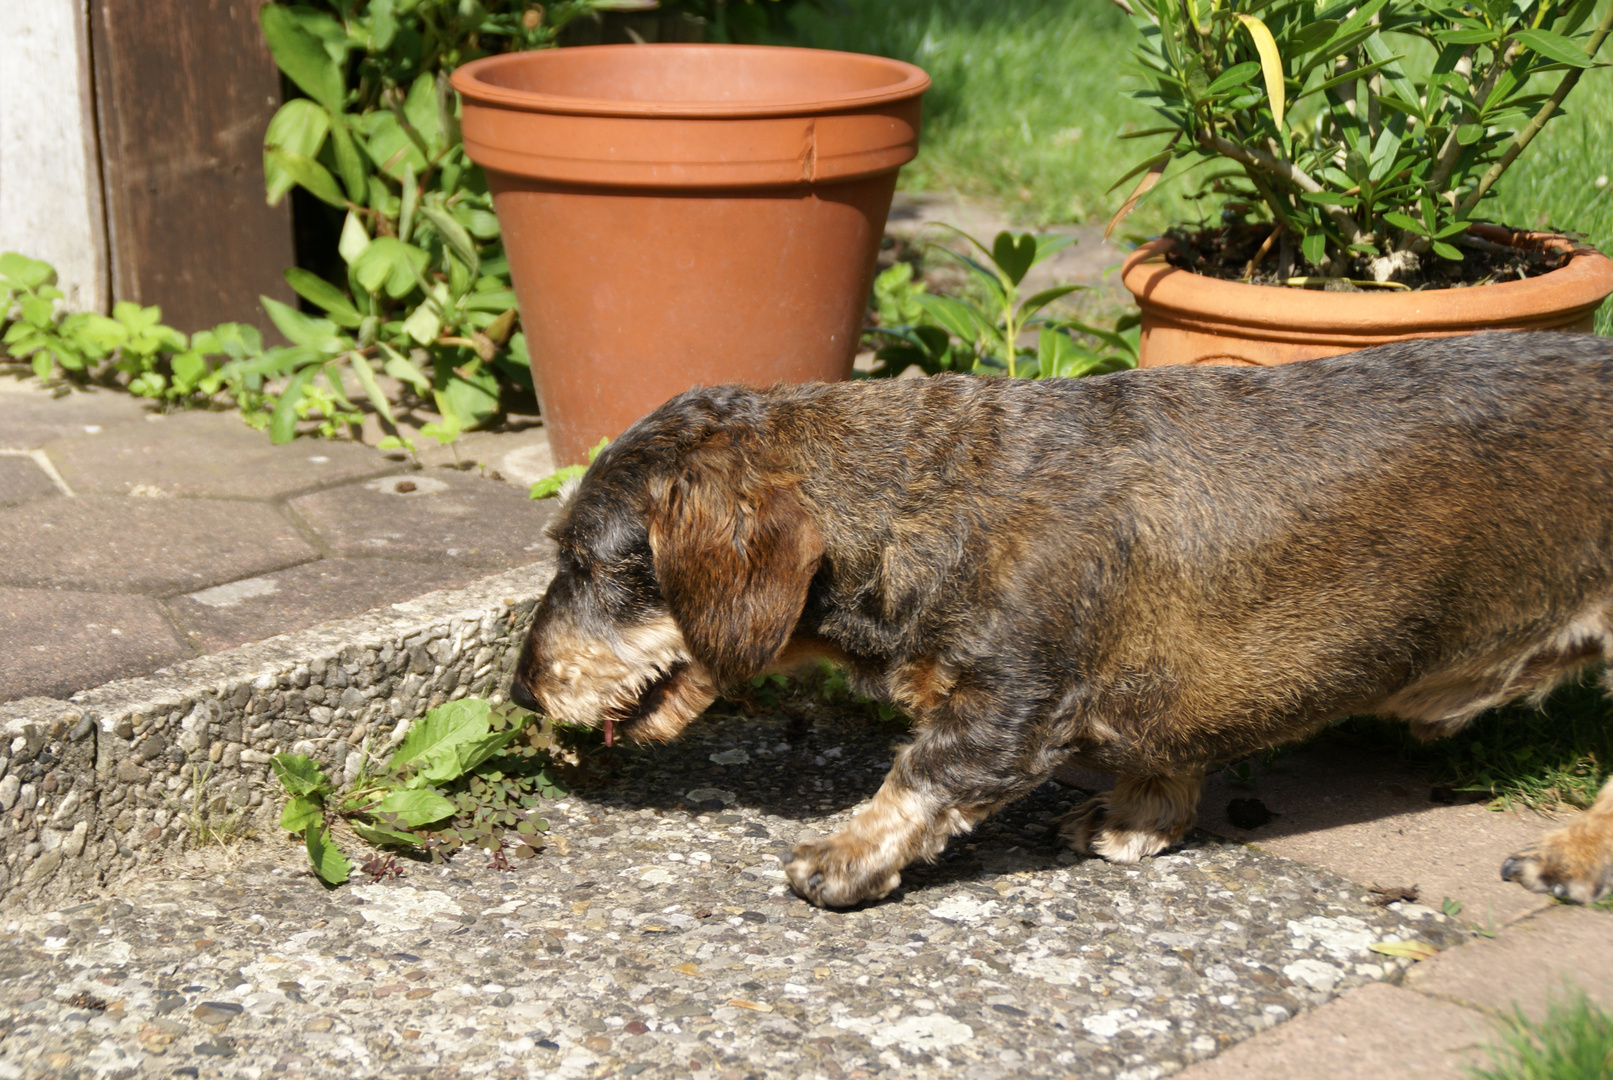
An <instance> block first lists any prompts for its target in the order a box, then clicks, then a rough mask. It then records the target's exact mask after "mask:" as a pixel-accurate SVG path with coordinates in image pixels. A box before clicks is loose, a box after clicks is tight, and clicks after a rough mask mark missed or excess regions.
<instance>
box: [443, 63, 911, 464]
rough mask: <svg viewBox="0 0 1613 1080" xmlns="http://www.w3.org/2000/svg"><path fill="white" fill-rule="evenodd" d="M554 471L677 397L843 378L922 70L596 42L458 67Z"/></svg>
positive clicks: (468, 132) (475, 156)
mask: <svg viewBox="0 0 1613 1080" xmlns="http://www.w3.org/2000/svg"><path fill="white" fill-rule="evenodd" d="M453 82H454V88H455V89H456V90H458V91H459V92H460V94H461V95H462V96H463V99H464V108H463V119H462V121H461V126H462V129H463V132H464V138H465V150H466V153H468V154H469V155H470V157H471V160H473V161H475V162H476V163H477V164H479V165H481V166H482V167H483V168H484V169H485V170H486V172H487V180H488V187H489V188H490V189H491V190H492V192H493V199H494V205H495V208H496V210H497V212H498V218H499V226H500V228H501V229H502V230H503V234H504V247H505V251H506V252H507V253H508V254H509V259H510V274H511V277H512V278H513V281H514V285H515V292H516V297H517V300H518V303H519V306H520V309H521V323H522V326H523V328H524V329H525V332H526V337H527V346H528V349H529V350H530V352H531V357H532V374H533V377H534V379H535V381H536V384H537V390H538V400H539V403H540V405H541V407H542V409H543V415H544V422H545V424H546V425H547V426H548V428H549V438H550V442H551V444H552V446H553V447H554V455H555V461H556V463H557V464H564V463H568V462H580V461H582V460H584V458H585V456H586V451H587V449H588V448H589V447H590V446H592V445H594V444H595V443H597V442H598V441H599V439H600V437H601V436H611V437H614V436H615V435H617V434H618V433H620V432H621V431H622V430H623V429H624V428H626V427H627V426H628V425H629V424H631V423H632V422H633V421H634V420H636V419H637V418H638V417H640V416H642V415H643V414H644V413H646V412H648V411H649V410H651V409H653V408H655V406H657V405H659V404H661V402H663V401H665V400H666V399H667V398H669V397H671V396H673V395H674V394H677V393H680V392H682V391H684V390H687V389H688V388H690V387H692V386H700V385H710V384H714V383H722V382H742V383H749V384H752V385H757V386H766V385H771V384H772V383H775V382H778V381H780V380H786V381H790V382H807V381H813V380H832V379H844V378H846V377H848V376H849V375H850V373H851V360H852V356H853V355H854V353H855V351H856V347H857V342H858V338H859V336H860V333H861V328H862V321H863V311H864V307H865V305H866V303H867V299H868V292H869V289H870V287H871V285H872V280H873V273H874V259H875V256H876V254H877V252H878V247H879V240H880V237H881V236H882V235H883V233H884V229H885V216H886V214H887V213H888V212H889V210H890V200H891V195H892V193H893V192H894V190H895V186H896V171H897V169H898V168H900V167H901V166H902V165H903V164H904V163H906V162H908V161H911V160H912V158H913V155H914V154H915V153H916V152H917V150H918V132H919V96H920V95H921V94H922V93H923V92H924V91H925V89H926V88H927V87H928V86H929V84H930V80H929V76H927V75H925V74H924V72H922V71H920V70H919V69H918V68H916V67H914V66H912V65H911V64H904V63H901V62H900V61H897V60H887V59H885V58H883V57H877V56H862V55H856V54H852V53H839V52H830V51H827V50H821V49H791V48H776V47H766V46H748V45H745V46H742V45H682V44H667V45H600V46H591V47H586V48H571V49H550V50H544V51H540V52H525V53H509V54H505V55H503V56H492V57H488V58H486V59H484V60H478V61H475V62H473V63H470V64H466V65H465V66H463V67H461V68H459V70H457V71H456V72H454V76H453Z"/></svg>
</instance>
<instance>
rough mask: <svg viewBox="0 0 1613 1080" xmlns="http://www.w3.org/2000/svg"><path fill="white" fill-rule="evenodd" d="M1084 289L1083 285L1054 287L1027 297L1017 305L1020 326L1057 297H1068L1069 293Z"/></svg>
mask: <svg viewBox="0 0 1613 1080" xmlns="http://www.w3.org/2000/svg"><path fill="white" fill-rule="evenodd" d="M1084 288H1086V286H1084V285H1055V286H1054V287H1053V288H1051V289H1043V290H1042V291H1041V292H1039V293H1036V294H1035V295H1033V296H1031V297H1029V298H1028V299H1026V301H1025V302H1024V303H1023V304H1020V305H1019V322H1020V325H1024V323H1025V320H1027V319H1029V318H1030V317H1031V316H1032V315H1035V314H1036V313H1037V312H1038V311H1041V310H1042V309H1043V308H1044V307H1046V306H1047V305H1048V304H1051V303H1052V302H1053V301H1055V300H1057V299H1058V298H1059V297H1061V296H1068V295H1070V294H1071V293H1073V292H1076V291H1077V290H1080V289H1084Z"/></svg>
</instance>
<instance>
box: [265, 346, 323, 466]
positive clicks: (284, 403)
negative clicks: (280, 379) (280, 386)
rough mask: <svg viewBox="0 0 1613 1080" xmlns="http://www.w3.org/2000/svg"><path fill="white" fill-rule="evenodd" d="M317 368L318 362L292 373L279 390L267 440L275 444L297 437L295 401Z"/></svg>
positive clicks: (300, 395)
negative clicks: (289, 380)
mask: <svg viewBox="0 0 1613 1080" xmlns="http://www.w3.org/2000/svg"><path fill="white" fill-rule="evenodd" d="M318 370H319V365H318V364H309V365H308V366H306V367H304V368H303V369H302V370H301V371H299V372H297V374H295V375H293V376H292V377H291V382H290V383H289V384H287V386H286V388H285V390H283V391H281V394H280V400H279V401H278V402H277V403H276V404H275V407H274V415H273V416H272V417H270V419H269V441H270V442H271V443H274V444H275V445H276V446H280V445H282V444H284V443H288V442H290V441H291V440H292V439H294V438H296V437H297V403H298V402H300V401H301V400H302V394H303V391H304V390H306V389H307V388H308V383H309V382H310V381H311V380H312V379H313V377H314V373H315V372H317V371H318Z"/></svg>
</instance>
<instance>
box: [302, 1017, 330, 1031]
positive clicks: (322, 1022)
mask: <svg viewBox="0 0 1613 1080" xmlns="http://www.w3.org/2000/svg"><path fill="white" fill-rule="evenodd" d="M335 1026H336V1022H335V1021H334V1020H332V1019H331V1018H330V1017H328V1016H316V1017H314V1018H313V1019H312V1020H310V1021H308V1022H307V1023H306V1024H304V1025H303V1026H302V1029H303V1030H304V1031H329V1030H330V1029H331V1028H333V1027H335Z"/></svg>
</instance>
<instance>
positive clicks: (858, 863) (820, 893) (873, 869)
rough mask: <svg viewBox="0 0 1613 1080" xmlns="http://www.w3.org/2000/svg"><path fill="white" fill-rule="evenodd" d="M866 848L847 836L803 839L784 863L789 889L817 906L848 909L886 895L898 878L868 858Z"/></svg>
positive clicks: (896, 884)
mask: <svg viewBox="0 0 1613 1080" xmlns="http://www.w3.org/2000/svg"><path fill="white" fill-rule="evenodd" d="M873 854H874V853H873V852H871V851H869V850H868V849H867V846H866V845H863V844H859V843H857V842H856V841H855V840H854V839H853V838H851V837H850V836H849V835H848V834H847V833H843V832H841V833H836V834H835V835H833V836H831V837H828V838H826V839H823V840H804V841H802V842H801V843H799V844H797V845H796V846H795V850H794V851H793V852H791V855H790V861H789V862H787V863H785V864H784V874H785V876H786V877H788V878H789V879H790V887H791V888H792V889H794V890H795V891H796V892H797V893H798V894H799V895H800V896H801V897H802V898H804V899H806V900H809V901H811V902H812V903H814V904H817V905H818V906H819V907H850V906H852V905H853V904H860V903H862V902H863V901H865V900H879V899H881V898H883V897H886V896H889V895H890V894H891V892H892V891H893V890H895V888H896V886H898V885H900V884H901V883H902V875H901V873H900V872H899V871H897V870H893V869H891V868H890V867H888V866H885V865H883V864H882V863H878V862H876V861H875V860H874V859H872V858H871V856H872V855H873Z"/></svg>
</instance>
